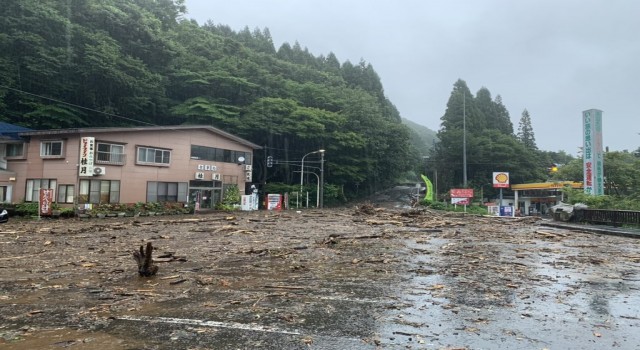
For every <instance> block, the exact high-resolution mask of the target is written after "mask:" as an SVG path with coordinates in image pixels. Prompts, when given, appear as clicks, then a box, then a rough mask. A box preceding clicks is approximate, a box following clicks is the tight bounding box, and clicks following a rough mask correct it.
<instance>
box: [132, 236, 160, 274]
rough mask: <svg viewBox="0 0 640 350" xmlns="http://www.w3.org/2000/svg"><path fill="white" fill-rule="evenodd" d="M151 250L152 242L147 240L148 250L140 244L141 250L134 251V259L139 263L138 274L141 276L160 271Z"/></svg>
mask: <svg viewBox="0 0 640 350" xmlns="http://www.w3.org/2000/svg"><path fill="white" fill-rule="evenodd" d="M151 252H153V246H151V242H147V249H146V251H145V249H144V246H140V251H134V252H133V259H134V260H135V261H136V262H137V263H138V274H140V276H143V277H149V276H153V275H155V274H156V273H157V272H158V266H156V265H154V264H153V260H152V259H151Z"/></svg>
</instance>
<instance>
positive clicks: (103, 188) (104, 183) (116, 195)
mask: <svg viewBox="0 0 640 350" xmlns="http://www.w3.org/2000/svg"><path fill="white" fill-rule="evenodd" d="M119 202H120V181H114V180H80V192H79V193H78V203H80V204H85V203H92V204H102V203H119Z"/></svg>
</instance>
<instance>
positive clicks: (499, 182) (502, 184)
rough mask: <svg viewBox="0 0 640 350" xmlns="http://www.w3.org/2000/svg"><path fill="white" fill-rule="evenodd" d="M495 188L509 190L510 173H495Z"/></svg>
mask: <svg viewBox="0 0 640 350" xmlns="http://www.w3.org/2000/svg"><path fill="white" fill-rule="evenodd" d="M493 187H494V188H509V173H505V172H501V171H498V172H494V173H493Z"/></svg>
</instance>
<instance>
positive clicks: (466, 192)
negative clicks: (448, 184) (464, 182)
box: [450, 188, 473, 205]
mask: <svg viewBox="0 0 640 350" xmlns="http://www.w3.org/2000/svg"><path fill="white" fill-rule="evenodd" d="M450 194H451V204H454V205H469V204H471V198H473V188H452V189H451V192H450Z"/></svg>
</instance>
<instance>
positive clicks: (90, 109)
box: [0, 85, 159, 126]
mask: <svg viewBox="0 0 640 350" xmlns="http://www.w3.org/2000/svg"><path fill="white" fill-rule="evenodd" d="M0 88H3V89H7V90H12V91H16V92H19V93H23V94H26V95H31V96H35V97H38V98H41V99H44V100H49V101H53V102H56V103H61V104H64V105H67V106H72V107H75V108H80V109H84V110H87V111H91V112H95V113H100V114H104V115H107V116H110V117H114V118H120V119H124V120H128V121H132V122H137V123H140V124H145V125H150V126H159V125H157V124H153V123H148V122H144V121H141V120H137V119H133V118H129V117H123V116H121V115H117V114H113V113H109V112H104V111H99V110H97V109H93V108H89V107H84V106H80V105H77V104H73V103H69V102H65V101H61V100H57V99H55V98H51V97H47V96H42V95H38V94H34V93H31V92H28V91H24V90H20V89H16V88H12V87H10V86H6V85H0Z"/></svg>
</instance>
